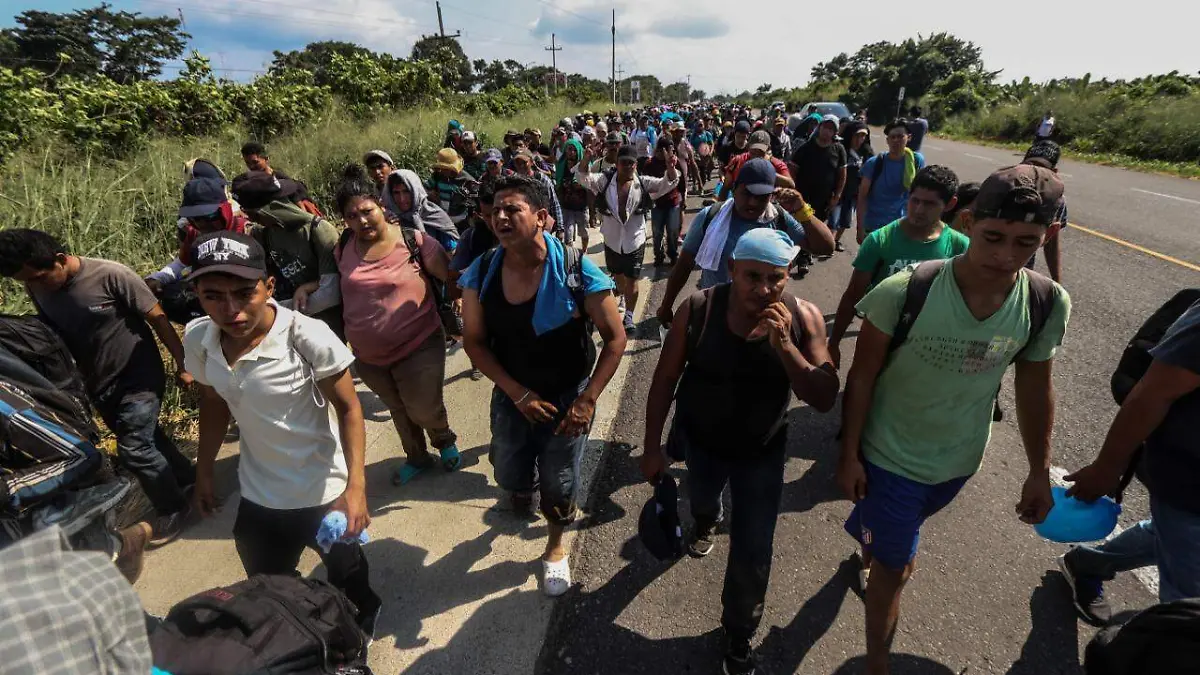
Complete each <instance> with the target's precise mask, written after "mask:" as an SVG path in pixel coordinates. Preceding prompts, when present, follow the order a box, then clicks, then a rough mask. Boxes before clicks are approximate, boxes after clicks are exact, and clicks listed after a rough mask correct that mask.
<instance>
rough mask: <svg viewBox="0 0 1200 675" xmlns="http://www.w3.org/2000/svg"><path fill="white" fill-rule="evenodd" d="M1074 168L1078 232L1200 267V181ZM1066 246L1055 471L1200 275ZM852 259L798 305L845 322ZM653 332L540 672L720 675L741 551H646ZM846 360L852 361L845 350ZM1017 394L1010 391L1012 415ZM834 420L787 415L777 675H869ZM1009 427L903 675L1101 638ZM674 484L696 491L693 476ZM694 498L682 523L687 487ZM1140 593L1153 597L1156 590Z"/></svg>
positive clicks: (938, 553)
mask: <svg viewBox="0 0 1200 675" xmlns="http://www.w3.org/2000/svg"><path fill="white" fill-rule="evenodd" d="M925 152H926V156H927V157H928V159H929V161H930V162H934V163H944V164H948V165H950V166H951V167H953V168H954V169H955V170H956V171H958V172H959V174H960V177H961V178H962V179H963V180H982V179H983V178H984V177H985V176H986V175H987V173H989V171H990V170H991V169H994V168H996V167H999V166H1004V165H1008V164H1012V163H1015V162H1016V161H1018V160H1019V157H1015V156H1013V155H1012V153H1010V152H1007V151H1002V150H996V149H993V148H983V147H978V146H972V145H969V144H963V143H954V142H950V141H945V140H941V139H932V138H931V139H930V140H929V141H928V142H927V143H926V147H925ZM1061 170H1062V172H1063V173H1064V174H1065V175H1064V180H1065V182H1066V184H1067V195H1068V199H1069V200H1070V206H1071V216H1072V220H1073V221H1074V222H1077V223H1078V224H1080V225H1083V226H1085V227H1087V228H1088V229H1090V230H1094V231H1098V232H1102V233H1107V234H1109V235H1110V236H1113V237H1117V238H1120V239H1121V240H1123V241H1127V242H1130V243H1132V244H1134V245H1137V246H1141V247H1145V248H1148V249H1152V250H1155V251H1157V252H1160V253H1163V254H1167V255H1171V256H1174V257H1177V258H1181V259H1183V260H1184V261H1192V262H1200V243H1198V242H1197V241H1196V238H1195V237H1194V236H1193V235H1192V234H1191V233H1190V232H1189V230H1190V229H1191V228H1192V227H1193V226H1194V225H1195V223H1196V218H1195V216H1194V215H1192V212H1193V211H1194V207H1195V206H1196V204H1192V203H1191V202H1190V201H1180V200H1194V201H1196V202H1197V203H1200V183H1194V182H1189V181H1182V180H1175V179H1170V178H1164V177H1159V176H1149V175H1144V174H1137V173H1132V172H1127V171H1124V170H1120V169H1112V168H1108V167H1098V166H1092V165H1084V164H1078V163H1074V162H1064V163H1063V166H1062V168H1061ZM1134 188H1137V190H1143V191H1144V192H1139V191H1135V190H1134ZM1150 193H1157V194H1158V195H1170V196H1156V195H1154V194H1150ZM1172 197H1174V198H1172ZM1065 237H1066V239H1065V243H1064V277H1065V284H1066V287H1067V289H1068V290H1069V292H1070V293H1071V295H1072V298H1073V301H1074V314H1073V316H1072V321H1071V325H1070V328H1069V331H1068V335H1067V342H1066V344H1065V346H1064V348H1063V350H1062V352H1061V354H1060V357H1059V358H1058V359H1056V367H1055V370H1056V386H1057V390H1058V419H1057V424H1056V427H1055V437H1054V457H1055V463H1056V465H1058V466H1060V467H1067V468H1075V467H1078V466H1080V465H1082V464H1084V463H1086V462H1087V461H1088V460H1089V459H1090V458H1091V457H1092V456H1093V455H1094V454H1095V452H1096V451H1097V450H1098V448H1099V445H1100V443H1101V442H1102V440H1103V435H1104V433H1105V431H1106V429H1107V426H1108V424H1109V422H1110V421H1111V419H1112V415H1113V413H1114V410H1115V406H1114V405H1113V404H1112V401H1111V398H1110V396H1109V393H1108V377H1109V374H1110V373H1111V371H1112V368H1113V367H1114V365H1115V364H1116V362H1117V358H1118V356H1119V354H1120V352H1121V350H1122V348H1123V346H1124V343H1125V342H1126V340H1127V339H1128V337H1129V336H1130V335H1131V334H1132V332H1133V331H1134V330H1135V329H1136V327H1137V326H1138V325H1139V324H1140V322H1141V321H1142V319H1143V317H1144V316H1145V315H1147V314H1148V313H1149V312H1150V311H1151V310H1152V309H1154V308H1156V307H1157V306H1158V305H1159V304H1160V303H1161V302H1162V301H1163V300H1165V299H1166V298H1167V297H1169V296H1170V295H1171V294H1172V293H1173V292H1174V291H1175V290H1176V289H1178V288H1181V287H1184V286H1186V285H1194V284H1196V283H1197V281H1200V277H1198V276H1197V273H1196V271H1193V270H1192V269H1189V268H1187V267H1184V266H1181V265H1179V264H1175V263H1171V262H1166V261H1164V260H1162V259H1159V258H1155V257H1152V256H1150V255H1147V254H1145V253H1142V252H1139V251H1137V250H1135V249H1133V248H1130V247H1128V246H1124V245H1121V244H1117V243H1114V242H1113V241H1110V240H1107V239H1103V238H1101V237H1099V236H1096V235H1093V234H1089V233H1087V232H1085V231H1083V230H1079V229H1072V230H1069V231H1068V232H1067V233H1066V235H1065ZM851 248H852V249H853V246H852V245H851ZM852 255H853V252H852V251H851V252H849V253H846V254H842V255H839V256H837V257H834V258H833V259H831V260H829V261H826V262H822V263H820V264H818V265H817V266H816V268H815V269H814V270H813V272H812V273H811V274H810V275H809V276H808V278H807V279H805V280H804V281H802V282H791V284H790V285H791V290H792V291H793V292H795V293H797V294H799V295H802V296H803V297H806V298H808V299H810V300H812V301H814V302H816V303H817V304H818V306H820V307H821V308H823V309H824V310H825V311H826V312H827V314H829V313H832V312H833V311H834V309H835V308H836V305H837V301H838V298H839V297H840V294H841V291H842V289H843V288H844V286H845V283H846V281H847V280H848V278H849V262H850V260H851V256H852ZM646 276H647V277H648V279H647V280H646V282H644V283H647V284H648V285H649V286H650V287H651V291H650V295H651V297H650V302H649V303H648V304H649V306H650V307H654V306H657V304H658V302H659V299H660V298H661V295H662V292H663V290H664V285H665V283H664V278H665V272H661V271H660V272H656V271H655V270H653V269H652V268H647V273H646ZM641 327H642V333H643V334H644V335H645V336H647V337H646V339H643V340H640V341H638V342H636V343H634V344H633V345H632V347H631V349H630V352H632V356H631V357H630V358H631V359H632V363H631V364H630V377H629V378H628V380H627V383H626V387H625V390H624V393H623V395H622V397H621V406H620V409H619V410H618V412H617V421H616V424H615V426H614V434H613V435H614V437H615V440H616V441H618V443H617V444H614V445H612V446H611V447H610V448H609V452H608V454H607V456H606V461H605V464H604V465H603V466H602V467H601V474H600V476H599V477H598V478H597V482H596V487H595V488H594V490H593V504H592V513H591V518H590V520H589V521H588V522H587V523H586V525H585V529H584V531H583V533H582V535H581V537H580V540H579V543H580V548H579V549H578V550H577V552H576V554H575V569H576V578H577V580H578V581H580V585H579V587H578V588H576V589H574V590H573V591H572V592H571V594H570V595H569V596H568V597H567V598H566V599H565V600H564V601H563V602H562V603H561V604H560V606H559V607H558V610H557V616H556V617H555V619H554V621H553V622H552V627H551V634H550V635H549V637H548V639H547V642H546V645H545V647H544V649H543V651H542V657H541V660H540V669H539V672H540V673H545V674H555V675H558V674H566V673H579V674H581V675H583V674H590V673H597V674H599V673H605V674H607V673H622V674H627V673H662V672H669V673H717V672H720V666H719V658H720V640H719V635H720V631H719V616H720V601H719V593H720V588H721V580H722V575H723V571H724V564H725V560H724V558H725V553H726V552H727V548H726V546H727V540H725V539H724V538H720V539H718V543H717V551H716V555H713V556H710V557H709V558H707V559H705V560H693V559H690V558H685V559H683V560H681V561H679V562H677V563H674V564H664V563H660V562H657V561H655V560H653V559H652V558H651V557H650V556H649V555H648V554H647V553H646V552H645V551H644V550H643V549H642V548H641V546H640V544H639V543H638V542H637V540H636V538H635V533H636V516H637V512H638V510H639V509H640V508H641V505H642V503H643V502H644V501H645V499H646V498H647V497H648V496H649V492H650V491H649V488H648V487H647V486H646V485H644V484H643V483H642V482H641V476H640V474H639V472H638V470H637V457H638V455H639V454H640V450H639V449H637V447H636V446H638V445H640V443H641V432H642V429H643V426H644V404H645V398H646V393H647V390H648V386H649V378H650V375H651V373H652V371H653V368H654V364H655V360H656V358H657V351H658V345H657V336H656V333H657V323H656V322H655V321H654V320H653V319H650V320H643V322H642V325H641ZM852 334H853V331H852ZM844 353H845V354H846V355H847V361H849V358H850V344H849V343H847V345H846V346H845V347H844ZM1011 391H1012V388H1011V384H1010V385H1009V386H1007V387H1006V388H1005V392H1006V393H1005V404H1006V408H1007V409H1009V410H1012V406H1013V402H1012V399H1011ZM837 414H838V411H837V410H836V409H835V411H834V412H832V413H830V414H827V415H821V414H818V413H815V412H814V411H812V410H811V409H809V408H807V407H803V406H797V407H795V408H794V409H793V410H792V411H791V413H790V416H791V420H790V421H791V426H790V432H791V435H790V441H789V460H788V464H787V467H786V474H785V481H786V485H785V490H784V497H783V505H782V506H783V508H782V515H781V517H780V521H779V526H778V530H777V533H776V548H775V566H774V571H773V574H772V579H771V587H770V591H769V594H768V597H767V611H766V616H765V617H764V620H763V624H762V628H761V630H760V632H759V639H760V640H761V647H760V650H759V652H760V655H761V656H762V659H763V672H765V673H769V674H776V673H833V672H839V673H841V672H846V673H854V672H861V665H862V663H861V662H862V660H861V655H862V654H863V652H864V645H863V636H862V630H863V628H862V626H863V609H862V603H861V601H860V599H859V598H858V597H857V596H856V594H855V593H854V591H853V590H851V582H852V574H851V571H852V569H851V566H850V565H849V564H848V563H847V559H848V556H849V555H850V553H851V552H852V551H853V549H854V545H853V543H852V542H851V540H850V539H849V538H848V537H847V536H846V535H845V534H844V532H843V531H842V529H841V524H842V521H843V519H844V518H845V516H846V514H847V513H848V511H849V503H848V502H845V501H840V498H839V494H838V491H837V489H836V487H835V485H834V483H833V470H834V467H833V463H834V461H835V457H836V451H837V450H836V447H835V445H834V443H833V441H832V437H833V434H834V432H835V429H836V426H837ZM1013 417H1014V416H1013V415H1009V416H1008V420H1007V421H1005V422H1003V423H1001V424H998V425H996V426H995V428H994V432H993V435H992V441H991V444H990V446H989V451H988V454H987V457H986V459H985V462H984V465H983V467H982V469H981V470H980V471H979V473H978V474H977V475H976V476H975V478H973V479H972V480H971V482H970V483H969V484H968V486H967V488H966V489H965V490H964V491H963V493H962V494H961V496H960V497H959V499H958V500H957V501H956V502H955V503H954V504H953V505H952V506H951V507H950V508H948V509H947V510H946V511H944V512H943V513H942V514H940V515H939V516H938V517H936V518H935V519H933V520H932V521H931V522H930V523H929V525H928V526H927V528H926V530H925V532H924V533H923V534H924V536H923V537H922V553H921V557H920V559H919V565H920V568H919V570H918V572H917V573H916V575H915V577H914V578H913V581H912V582H911V584H910V586H909V588H908V590H907V591H906V595H905V600H904V609H903V613H904V614H903V617H902V619H901V625H900V629H899V634H898V635H897V638H896V643H895V651H896V652H897V654H898V656H897V657H896V659H895V662H894V672H897V673H922V674H942V673H956V674H959V673H971V674H972V675H975V674H977V673H1009V674H1012V675H1023V674H1029V675H1033V674H1035V673H1036V674H1038V675H1042V674H1051V673H1063V674H1067V673H1079V672H1081V668H1080V666H1079V655H1080V653H1081V651H1080V650H1081V648H1082V645H1083V644H1085V643H1086V641H1087V640H1088V639H1089V638H1090V637H1091V635H1092V633H1093V630H1092V629H1090V628H1088V627H1087V626H1086V625H1084V624H1080V623H1077V622H1076V620H1075V618H1074V614H1073V612H1072V609H1071V607H1070V605H1069V603H1068V600H1067V597H1066V585H1065V583H1064V582H1063V581H1062V578H1061V576H1060V575H1059V574H1058V572H1057V571H1054V558H1055V557H1056V556H1057V555H1059V554H1060V553H1061V552H1062V550H1063V547H1061V546H1058V545H1053V544H1050V543H1048V542H1045V541H1043V540H1041V539H1040V538H1038V537H1037V536H1036V535H1035V534H1034V533H1033V531H1032V530H1031V528H1029V527H1028V526H1025V525H1023V524H1021V523H1020V522H1019V521H1018V520H1017V519H1016V518H1015V516H1014V515H1013V513H1012V511H1013V505H1014V504H1015V502H1016V500H1017V498H1018V493H1019V489H1020V484H1021V481H1022V478H1023V476H1024V471H1025V467H1026V466H1027V465H1026V462H1025V457H1024V452H1023V450H1022V448H1021V445H1020V441H1019V435H1018V432H1017V428H1016V423H1015V420H1013V419H1012V418H1013ZM677 473H678V475H680V476H683V477H684V483H685V484H686V471H685V470H684V468H683V467H682V466H678V467H677ZM684 498H685V503H684V504H682V505H681V513H682V514H686V513H687V505H686V490H685V494H684ZM1147 512H1148V509H1147V505H1146V499H1145V493H1144V491H1143V490H1142V489H1141V487H1140V486H1136V485H1135V486H1134V487H1133V488H1132V489H1131V491H1130V494H1129V495H1128V498H1127V501H1126V511H1125V513H1124V514H1123V517H1122V522H1123V523H1125V524H1126V525H1127V524H1129V523H1131V522H1136V520H1137V519H1139V518H1141V517H1145V515H1146V514H1147ZM685 519H686V515H685ZM1143 577H1146V578H1147V579H1148V580H1149V581H1151V582H1153V578H1152V575H1143ZM1109 591H1110V599H1111V600H1112V602H1113V604H1114V609H1115V610H1117V611H1123V610H1133V609H1137V608H1141V607H1144V606H1146V605H1148V604H1150V603H1152V602H1153V599H1154V596H1153V594H1152V593H1151V592H1150V591H1149V590H1148V589H1147V586H1146V584H1145V583H1144V582H1143V581H1141V580H1139V579H1137V578H1134V577H1132V576H1124V577H1122V578H1120V579H1119V580H1118V581H1117V582H1115V583H1113V584H1111V585H1110V589H1109Z"/></svg>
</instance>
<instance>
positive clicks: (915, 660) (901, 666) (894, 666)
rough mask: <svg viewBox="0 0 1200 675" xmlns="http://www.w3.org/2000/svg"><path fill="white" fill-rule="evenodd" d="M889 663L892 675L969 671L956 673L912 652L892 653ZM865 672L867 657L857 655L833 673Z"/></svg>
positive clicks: (948, 674)
mask: <svg viewBox="0 0 1200 675" xmlns="http://www.w3.org/2000/svg"><path fill="white" fill-rule="evenodd" d="M889 665H890V666H891V675H965V674H966V672H967V671H966V670H965V669H964V670H963V671H962V672H960V673H955V672H954V671H953V670H951V669H950V668H949V667H948V666H946V665H944V664H941V663H938V662H937V661H934V660H933V659H927V658H925V657H923V656H913V655H912V654H892V656H891V658H890V659H889ZM865 672H867V657H865V656H856V657H854V658H852V659H850V660H849V661H847V662H845V663H843V664H842V665H841V666H838V669H837V670H835V671H833V675H861V674H862V673H865Z"/></svg>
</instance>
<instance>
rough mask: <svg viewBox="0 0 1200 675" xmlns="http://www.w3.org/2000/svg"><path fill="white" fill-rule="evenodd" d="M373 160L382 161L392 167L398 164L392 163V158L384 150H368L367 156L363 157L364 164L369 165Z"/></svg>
mask: <svg viewBox="0 0 1200 675" xmlns="http://www.w3.org/2000/svg"><path fill="white" fill-rule="evenodd" d="M373 159H382V160H383V161H385V162H387V163H388V164H390V165H391V166H396V163H395V162H394V161H392V156H391V155H389V154H387V153H386V152H384V151H383V150H368V151H367V152H366V154H365V155H363V164H367V165H369V164H370V163H371V160H373Z"/></svg>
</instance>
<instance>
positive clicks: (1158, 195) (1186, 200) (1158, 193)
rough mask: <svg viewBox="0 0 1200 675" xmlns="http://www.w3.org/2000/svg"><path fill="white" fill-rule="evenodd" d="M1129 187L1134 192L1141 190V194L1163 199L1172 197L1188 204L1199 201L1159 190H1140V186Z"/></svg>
mask: <svg viewBox="0 0 1200 675" xmlns="http://www.w3.org/2000/svg"><path fill="white" fill-rule="evenodd" d="M1129 189H1130V190H1133V191H1134V192H1141V193H1142V194H1147V195H1154V196H1155V197H1162V198H1163V199H1174V200H1175V201H1180V202H1187V203H1188V204H1200V201H1196V200H1195V199H1188V198H1187V197H1176V196H1175V195H1164V194H1163V193H1161V192H1151V191H1149V190H1142V189H1140V188H1129Z"/></svg>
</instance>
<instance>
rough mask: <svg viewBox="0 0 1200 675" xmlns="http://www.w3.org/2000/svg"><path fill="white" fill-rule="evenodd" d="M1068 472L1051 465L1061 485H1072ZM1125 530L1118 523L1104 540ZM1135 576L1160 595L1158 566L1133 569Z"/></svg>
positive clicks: (1053, 476) (1055, 481)
mask: <svg viewBox="0 0 1200 675" xmlns="http://www.w3.org/2000/svg"><path fill="white" fill-rule="evenodd" d="M1068 473H1070V472H1069V471H1067V470H1066V469H1064V468H1062V467H1060V466H1052V467H1050V480H1051V481H1053V482H1054V484H1055V485H1058V486H1059V487H1070V485H1068V483H1067V482H1066V481H1065V480H1063V478H1064V477H1066V475H1067V474H1068ZM1124 531H1125V528H1123V527H1121V526H1120V525H1117V527H1116V529H1114V530H1113V531H1112V533H1111V534H1109V535H1108V536H1107V537H1105V538H1104V541H1109V540H1110V539H1112V538H1113V537H1115V536H1117V535H1118V534H1121V533H1122V532H1124ZM1133 576H1134V577H1135V578H1136V579H1137V580H1138V581H1140V582H1142V585H1143V586H1145V587H1146V590H1148V591H1150V592H1151V593H1152V594H1153V595H1154V597H1156V598H1157V597H1158V568H1157V567H1153V566H1151V567H1139V568H1138V569H1136V570H1133Z"/></svg>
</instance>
